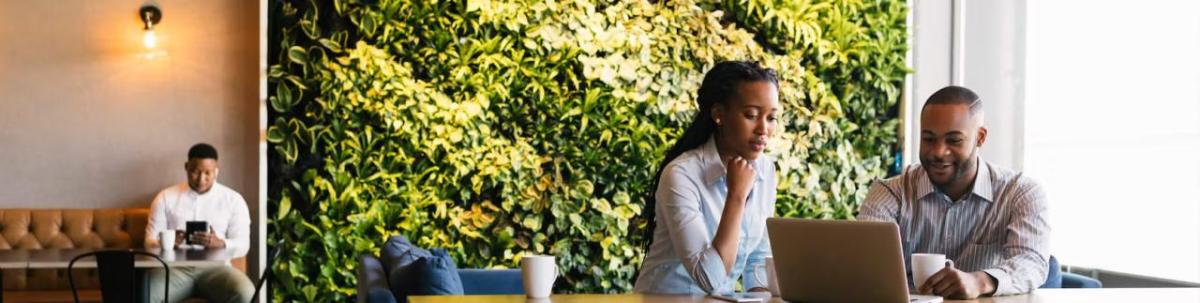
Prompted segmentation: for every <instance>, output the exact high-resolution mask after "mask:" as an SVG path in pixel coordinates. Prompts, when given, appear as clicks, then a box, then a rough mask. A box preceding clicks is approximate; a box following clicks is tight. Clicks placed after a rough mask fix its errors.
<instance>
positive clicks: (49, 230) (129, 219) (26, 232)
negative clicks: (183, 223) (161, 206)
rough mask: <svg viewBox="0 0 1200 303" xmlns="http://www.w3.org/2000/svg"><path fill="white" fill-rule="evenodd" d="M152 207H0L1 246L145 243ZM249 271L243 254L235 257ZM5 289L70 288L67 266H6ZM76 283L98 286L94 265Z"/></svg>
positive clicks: (123, 245) (82, 271)
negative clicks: (59, 267) (13, 267)
mask: <svg viewBox="0 0 1200 303" xmlns="http://www.w3.org/2000/svg"><path fill="white" fill-rule="evenodd" d="M149 214H150V210H149V209H147V208H130V209H0V249H29V250H37V249H49V248H141V247H143V241H142V240H143V239H144V238H145V237H144V235H145V233H146V223H147V221H148V217H149ZM231 262H232V263H233V265H234V267H237V268H238V269H241V270H242V271H243V272H245V271H246V266H245V258H237V259H234V260H232V261H231ZM3 274H4V278H3V279H4V285H3V289H4V293H5V295H6V297H5V299H8V296H7V295H9V294H12V293H16V292H20V291H37V290H66V291H67V296H70V289H71V286H70V282H69V281H67V273H66V270H65V269H30V270H25V269H5V270H4V271H3ZM75 279H76V280H75V283H76V284H77V285H79V286H81V287H82V288H91V289H95V288H99V285H100V283H99V279H98V278H97V275H96V272H95V270H92V269H77V270H76V271H75Z"/></svg>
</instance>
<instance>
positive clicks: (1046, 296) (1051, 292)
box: [408, 288, 1200, 303]
mask: <svg viewBox="0 0 1200 303" xmlns="http://www.w3.org/2000/svg"><path fill="white" fill-rule="evenodd" d="M408 300H409V302H411V303H450V302H461V303H542V302H546V303H577V302H578V303H583V302H611V303H725V302H726V301H721V300H717V299H713V298H706V297H700V296H670V295H643V294H619V295H553V296H550V298H549V299H541V300H533V299H528V300H527V299H526V298H525V296H523V295H500V296H410V297H408ZM768 302H769V303H782V302H787V301H784V300H782V299H780V298H772V299H771V300H770V301H768ZM946 302H948V303H949V302H981V303H987V302H997V303H1026V302H1030V303H1033V302H1036V303H1046V302H1096V303H1104V302H1200V288H1096V289H1078V288H1076V289H1039V290H1037V291H1034V292H1033V293H1031V294H1026V295H1019V296H1005V297H995V298H980V299H976V300H946Z"/></svg>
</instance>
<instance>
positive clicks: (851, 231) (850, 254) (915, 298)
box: [767, 218, 942, 303]
mask: <svg viewBox="0 0 1200 303" xmlns="http://www.w3.org/2000/svg"><path fill="white" fill-rule="evenodd" d="M767 235H768V236H769V237H770V241H771V251H772V254H773V255H774V256H775V257H774V260H775V275H776V280H777V281H778V282H779V294H780V296H781V297H783V299H784V300H787V301H792V302H895V303H936V302H942V298H941V297H938V296H925V295H909V293H908V278H907V275H906V273H905V269H904V253H903V252H902V251H901V247H900V231H899V229H897V228H896V224H895V223H891V222H867V221H835V220H807V219H792V218H768V219H767Z"/></svg>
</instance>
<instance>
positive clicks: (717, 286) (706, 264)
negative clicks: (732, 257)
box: [692, 247, 733, 294]
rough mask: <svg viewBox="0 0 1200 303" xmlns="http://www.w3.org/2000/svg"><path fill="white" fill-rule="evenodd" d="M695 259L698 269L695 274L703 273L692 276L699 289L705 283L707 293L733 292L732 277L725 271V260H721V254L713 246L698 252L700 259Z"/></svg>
mask: <svg viewBox="0 0 1200 303" xmlns="http://www.w3.org/2000/svg"><path fill="white" fill-rule="evenodd" d="M697 261H698V262H697V265H699V266H700V268H699V269H700V270H698V271H696V274H697V275H703V277H692V278H693V279H695V280H696V282H697V284H700V288H701V289H703V288H705V287H704V286H706V285H707V286H709V288H708V289H705V290H706V291H707V292H708V293H709V294H721V293H731V292H733V278H731V276H730V275H729V274H728V273H727V272H726V271H725V261H722V260H721V255H720V254H718V253H717V250H716V249H715V248H712V247H709V248H708V249H705V250H704V252H701V253H700V259H699V260H697ZM701 279H705V281H701ZM705 282H707V283H705Z"/></svg>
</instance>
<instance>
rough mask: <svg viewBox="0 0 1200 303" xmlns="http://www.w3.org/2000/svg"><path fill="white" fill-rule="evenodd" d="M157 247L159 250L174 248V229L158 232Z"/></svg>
mask: <svg viewBox="0 0 1200 303" xmlns="http://www.w3.org/2000/svg"><path fill="white" fill-rule="evenodd" d="M158 248H159V249H161V250H174V249H175V231H174V230H170V229H168V230H164V231H160V232H158Z"/></svg>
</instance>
